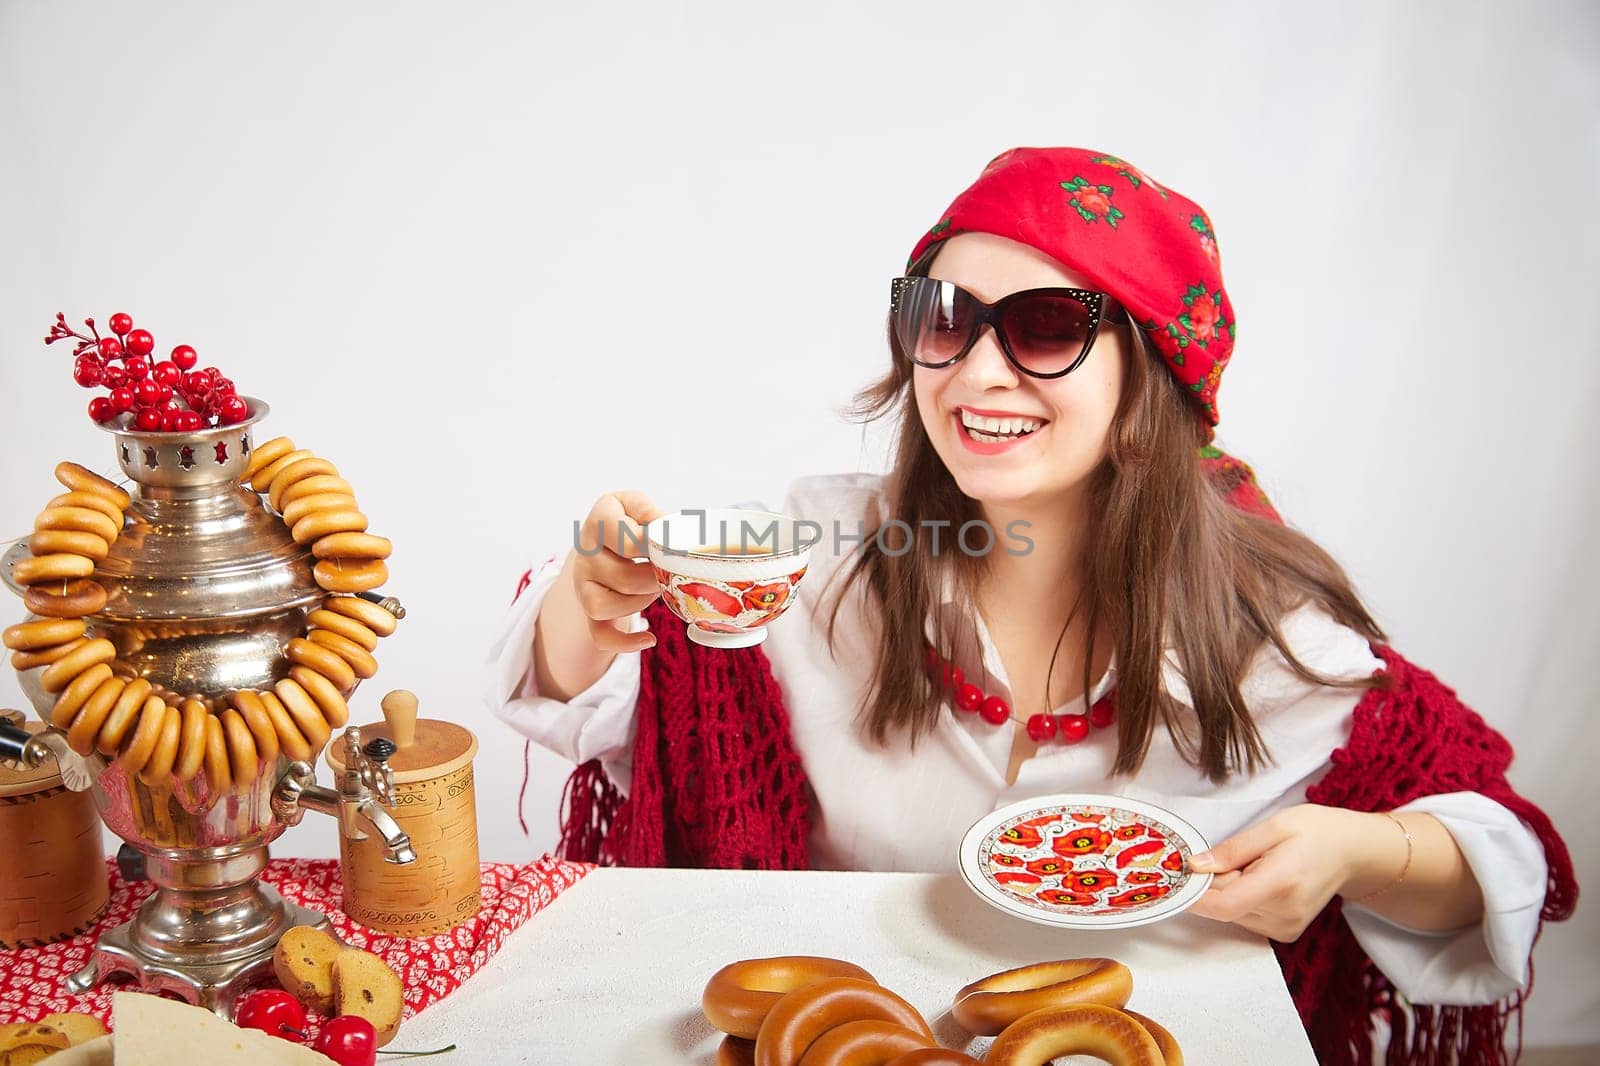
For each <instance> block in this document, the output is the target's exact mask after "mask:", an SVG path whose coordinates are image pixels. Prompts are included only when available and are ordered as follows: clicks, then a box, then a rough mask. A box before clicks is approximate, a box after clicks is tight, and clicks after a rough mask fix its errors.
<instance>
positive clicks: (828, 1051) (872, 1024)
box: [798, 1019, 929, 1066]
mask: <svg viewBox="0 0 1600 1066" xmlns="http://www.w3.org/2000/svg"><path fill="white" fill-rule="evenodd" d="M928 1043H929V1042H928V1041H927V1040H926V1039H924V1038H923V1037H922V1035H921V1034H920V1033H916V1032H914V1031H912V1030H910V1029H907V1028H906V1027H905V1026H903V1025H895V1024H894V1023H893V1022H882V1021H874V1020H870V1019H863V1020H861V1021H854V1022H843V1023H841V1024H839V1025H836V1026H834V1027H833V1028H832V1029H829V1030H828V1031H827V1032H825V1033H823V1034H822V1035H821V1036H819V1037H817V1038H816V1039H815V1040H813V1041H812V1042H811V1046H810V1047H808V1048H806V1053H805V1054H804V1055H801V1056H800V1062H799V1063H798V1066H868V1064H873V1066H876V1064H878V1063H884V1062H887V1061H889V1060H890V1059H892V1058H898V1057H899V1056H901V1055H904V1054H905V1053H906V1052H908V1051H916V1050H918V1049H919V1048H925V1047H927V1046H928Z"/></svg>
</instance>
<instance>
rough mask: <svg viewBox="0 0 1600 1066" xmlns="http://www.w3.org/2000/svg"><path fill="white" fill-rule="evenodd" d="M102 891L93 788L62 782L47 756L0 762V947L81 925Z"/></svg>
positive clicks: (105, 894)
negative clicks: (31, 761) (18, 763)
mask: <svg viewBox="0 0 1600 1066" xmlns="http://www.w3.org/2000/svg"><path fill="white" fill-rule="evenodd" d="M26 728H27V730H28V731H29V732H30V733H37V732H40V731H41V730H43V729H44V728H45V724H44V723H43V722H29V723H28V724H27V726H26ZM14 765H15V764H11V766H14ZM110 896H111V879H110V877H108V876H107V874H106V853H105V847H104V845H103V844H102V843H101V838H100V816H99V814H97V813H96V812H95V808H94V794H93V793H92V792H73V791H72V790H71V789H69V788H67V786H66V785H64V784H62V783H61V771H60V769H59V768H58V767H57V766H56V762H55V760H54V759H46V760H44V762H42V763H40V764H39V765H38V766H36V767H33V768H31V769H25V770H17V769H11V768H10V766H7V765H4V764H0V950H6V951H9V950H11V949H13V948H25V947H35V946H37V945H39V944H49V943H52V942H54V941H57V940H66V939H67V938H68V937H72V936H75V935H77V934H78V933H82V932H86V931H87V930H88V929H89V928H90V927H91V926H93V925H94V923H95V922H96V921H97V920H98V919H99V917H100V915H101V914H103V913H104V912H105V909H106V903H107V901H108V900H109V899H110Z"/></svg>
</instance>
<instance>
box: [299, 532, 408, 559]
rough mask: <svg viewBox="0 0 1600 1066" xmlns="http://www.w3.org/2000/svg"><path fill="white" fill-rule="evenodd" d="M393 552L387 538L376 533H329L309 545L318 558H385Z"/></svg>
mask: <svg viewBox="0 0 1600 1066" xmlns="http://www.w3.org/2000/svg"><path fill="white" fill-rule="evenodd" d="M393 553H394V544H393V543H392V542H391V541H390V540H389V538H388V537H380V536H378V535H377V534H376V533H330V534H328V535H327V536H326V537H323V538H321V539H320V540H318V541H316V542H315V543H313V544H312V545H311V554H312V555H315V556H316V557H317V558H318V559H339V558H344V559H387V558H389V556H390V555H391V554H393Z"/></svg>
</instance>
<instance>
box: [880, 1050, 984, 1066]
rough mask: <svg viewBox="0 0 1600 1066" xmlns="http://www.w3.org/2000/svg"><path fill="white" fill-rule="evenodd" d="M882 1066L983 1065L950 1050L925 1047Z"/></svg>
mask: <svg viewBox="0 0 1600 1066" xmlns="http://www.w3.org/2000/svg"><path fill="white" fill-rule="evenodd" d="M884 1066H983V1063H981V1062H979V1061H978V1060H977V1059H975V1058H973V1057H972V1056H971V1055H968V1054H966V1053H964V1052H961V1051H956V1050H954V1049H952V1048H947V1047H925V1048H921V1049H920V1050H917V1051H908V1052H906V1053H905V1054H904V1055H901V1056H900V1057H899V1058H897V1059H890V1060H889V1061H888V1062H886V1063H885V1064H884Z"/></svg>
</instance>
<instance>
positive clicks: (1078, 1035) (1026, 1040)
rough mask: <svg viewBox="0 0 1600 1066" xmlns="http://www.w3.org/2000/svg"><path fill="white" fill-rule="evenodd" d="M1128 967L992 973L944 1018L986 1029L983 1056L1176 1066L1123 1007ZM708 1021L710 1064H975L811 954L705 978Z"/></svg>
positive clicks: (1163, 1035) (849, 971) (1174, 1055)
mask: <svg viewBox="0 0 1600 1066" xmlns="http://www.w3.org/2000/svg"><path fill="white" fill-rule="evenodd" d="M1132 995H1133V974H1132V973H1131V972H1129V970H1128V968H1127V967H1126V966H1124V965H1123V964H1122V963H1120V962H1117V961H1116V960H1114V959H1107V958H1085V959H1062V960H1058V961H1055V962H1041V963H1036V964H1034V965H1031V966H1021V967H1018V968H1016V969H1012V970H1003V971H1001V972H1000V973H995V974H990V975H989V976H988V977H984V978H980V979H979V980H977V981H974V982H972V983H971V984H969V985H967V986H966V987H964V988H962V989H961V990H960V991H958V992H957V993H956V994H955V999H954V1001H953V1002H952V1004H951V1006H950V1015H951V1017H952V1018H953V1019H954V1020H955V1022H956V1023H957V1024H958V1025H960V1026H961V1028H963V1029H965V1030H966V1031H967V1032H969V1033H971V1034H973V1035H974V1036H992V1037H994V1038H995V1039H994V1041H993V1043H991V1044H990V1045H989V1049H988V1051H987V1052H986V1053H985V1055H984V1058H983V1059H982V1063H984V1064H987V1066H1041V1064H1043V1063H1046V1062H1049V1061H1050V1060H1051V1059H1054V1058H1056V1057H1058V1056H1064V1055H1092V1056H1096V1057H1098V1058H1101V1059H1103V1060H1105V1061H1106V1062H1109V1063H1111V1064H1112V1066H1183V1052H1182V1050H1180V1049H1179V1047H1178V1042H1177V1040H1176V1039H1174V1038H1173V1035H1172V1034H1171V1033H1169V1032H1168V1031H1167V1030H1166V1029H1165V1028H1163V1027H1162V1026H1161V1025H1160V1024H1158V1023H1157V1022H1156V1021H1154V1020H1153V1019H1151V1018H1147V1017H1145V1016H1144V1015H1142V1014H1138V1013H1135V1012H1134V1011H1130V1010H1127V1009H1125V1007H1126V1004H1127V1002H1128V1000H1129V999H1130V998H1131V997H1132ZM700 1005H701V1010H702V1011H703V1012H704V1013H705V1017H706V1020H707V1021H709V1022H710V1023H711V1024H712V1025H713V1026H715V1027H716V1028H717V1029H719V1030H721V1031H722V1032H723V1033H726V1034H727V1036H725V1037H724V1038H723V1040H722V1043H721V1044H720V1045H719V1046H718V1049H717V1066H752V1064H753V1066H978V1064H979V1061H980V1060H978V1059H975V1058H973V1057H972V1056H971V1055H969V1054H967V1053H966V1052H964V1051H961V1050H957V1049H954V1048H948V1047H942V1046H940V1044H939V1042H938V1040H937V1039H935V1037H934V1035H933V1030H932V1029H931V1028H929V1026H928V1022H927V1020H926V1019H925V1018H924V1017H923V1016H922V1014H921V1013H919V1012H918V1011H917V1009H916V1008H915V1007H913V1006H911V1004H909V1003H907V1002H906V1001H905V1000H904V999H902V998H901V997H900V996H898V995H896V994H895V993H894V992H891V991H890V990H889V989H887V988H884V987H883V986H881V985H880V984H878V982H877V981H876V980H874V979H873V977H872V975H871V974H870V973H868V972H867V971H866V970H863V969H862V968H861V967H859V966H856V965H854V964H853V963H849V962H845V961H843V960H840V959H829V958H821V957H817V956H811V955H786V956H780V957H777V958H769V959H745V960H742V961H739V962H733V963H729V964H728V965H727V966H724V967H723V968H722V969H720V970H718V971H717V972H716V973H715V974H713V975H712V977H711V980H710V981H708V982H707V983H706V988H705V993H704V995H703V996H702V997H701V1003H700Z"/></svg>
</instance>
